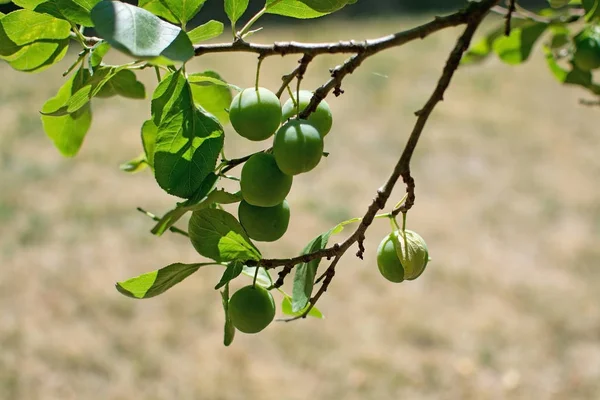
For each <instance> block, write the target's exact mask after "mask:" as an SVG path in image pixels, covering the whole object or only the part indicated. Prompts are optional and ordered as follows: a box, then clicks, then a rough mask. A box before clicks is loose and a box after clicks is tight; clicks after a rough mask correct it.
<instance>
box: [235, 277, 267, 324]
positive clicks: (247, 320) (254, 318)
mask: <svg viewBox="0 0 600 400" xmlns="http://www.w3.org/2000/svg"><path fill="white" fill-rule="evenodd" d="M229 316H230V318H231V322H232V323H233V326H235V327H236V328H237V329H238V330H239V331H241V332H244V333H258V332H260V331H262V330H263V329H265V328H266V327H267V326H268V325H269V324H270V323H271V322H272V321H273V318H275V301H274V300H273V296H272V295H271V293H269V291H268V290H267V289H265V288H263V287H262V286H259V285H256V286H252V285H249V286H245V287H243V288H241V289H240V290H238V291H237V292H235V293H234V294H233V296H231V299H229Z"/></svg>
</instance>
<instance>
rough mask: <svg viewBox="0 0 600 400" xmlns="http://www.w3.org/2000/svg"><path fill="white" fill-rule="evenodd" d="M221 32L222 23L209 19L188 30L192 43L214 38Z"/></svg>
mask: <svg viewBox="0 0 600 400" xmlns="http://www.w3.org/2000/svg"><path fill="white" fill-rule="evenodd" d="M222 33H223V23H222V22H219V21H215V20H210V21H208V22H207V23H205V24H203V25H200V26H198V27H196V28H194V29H192V30H191V31H189V32H188V37H189V38H190V41H191V42H192V43H200V42H203V41H205V40H209V39H214V38H216V37H218V36H220V35H221V34H222Z"/></svg>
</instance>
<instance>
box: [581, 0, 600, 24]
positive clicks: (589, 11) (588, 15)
mask: <svg viewBox="0 0 600 400" xmlns="http://www.w3.org/2000/svg"><path fill="white" fill-rule="evenodd" d="M581 3H582V5H583V9H584V10H585V19H586V21H591V20H593V19H594V18H598V17H599V16H600V0H583V1H582V2H581Z"/></svg>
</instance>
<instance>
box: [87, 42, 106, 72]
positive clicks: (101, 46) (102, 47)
mask: <svg viewBox="0 0 600 400" xmlns="http://www.w3.org/2000/svg"><path fill="white" fill-rule="evenodd" d="M109 50H110V44H108V42H105V41H104V40H102V41H100V42H98V43H96V44H95V45H94V47H93V48H92V52H91V54H90V56H89V57H88V64H89V69H90V73H91V72H92V71H93V70H94V69H95V68H96V67H97V66H99V65H100V64H101V63H102V59H103V58H104V56H105V55H106V53H108V51H109Z"/></svg>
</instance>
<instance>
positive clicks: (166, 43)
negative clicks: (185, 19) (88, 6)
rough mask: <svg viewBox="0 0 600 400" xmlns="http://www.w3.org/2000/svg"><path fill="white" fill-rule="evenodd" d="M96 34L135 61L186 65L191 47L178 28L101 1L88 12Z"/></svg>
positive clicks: (143, 12)
mask: <svg viewBox="0 0 600 400" xmlns="http://www.w3.org/2000/svg"><path fill="white" fill-rule="evenodd" d="M91 15H92V21H93V22H94V26H95V28H96V30H97V31H98V33H99V34H100V35H101V36H102V37H103V38H104V39H105V40H106V41H107V42H108V43H110V45H111V46H113V47H114V48H116V49H119V50H121V51H123V52H125V53H127V54H130V55H132V56H134V57H138V58H154V57H158V56H163V57H166V58H168V59H170V60H173V61H183V62H185V61H187V60H189V59H190V58H192V57H193V56H194V47H193V46H192V43H191V42H190V39H189V38H188V37H187V35H186V34H185V32H184V31H182V30H181V28H179V27H177V26H175V25H172V24H169V23H168V22H165V21H162V20H161V19H160V18H158V17H157V16H155V15H154V14H152V13H151V12H149V11H146V10H144V9H142V8H139V7H136V6H132V5H130V4H126V3H122V2H120V1H101V2H100V3H98V4H97V5H96V6H95V7H94V8H93V9H92V13H91Z"/></svg>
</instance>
